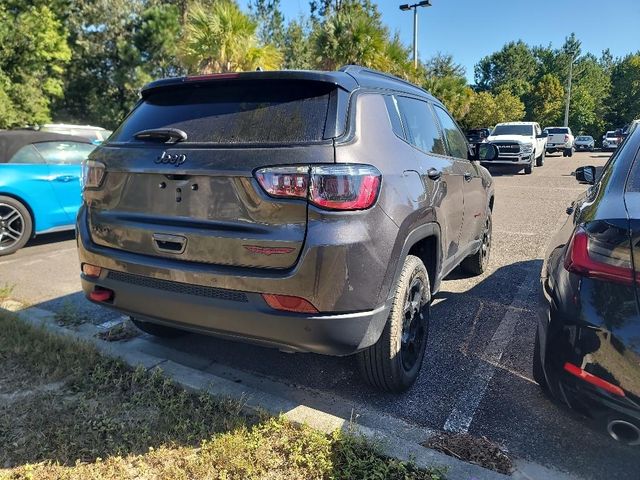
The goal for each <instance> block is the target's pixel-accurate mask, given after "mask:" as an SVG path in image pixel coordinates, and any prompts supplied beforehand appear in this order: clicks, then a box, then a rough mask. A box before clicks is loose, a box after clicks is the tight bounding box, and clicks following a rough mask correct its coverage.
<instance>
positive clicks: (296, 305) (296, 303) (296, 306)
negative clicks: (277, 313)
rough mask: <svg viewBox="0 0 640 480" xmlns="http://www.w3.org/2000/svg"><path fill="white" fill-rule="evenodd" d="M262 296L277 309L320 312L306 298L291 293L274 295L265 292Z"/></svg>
mask: <svg viewBox="0 0 640 480" xmlns="http://www.w3.org/2000/svg"><path fill="white" fill-rule="evenodd" d="M262 298H264V301H265V302H267V305H269V306H270V307H271V308H273V309H275V310H283V311H285V312H297V313H318V309H317V308H316V307H314V306H313V305H312V304H311V303H309V302H308V301H307V300H305V299H304V298H300V297H292V296H289V295H272V294H270V293H263V294H262Z"/></svg>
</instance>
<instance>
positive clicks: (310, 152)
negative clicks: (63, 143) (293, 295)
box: [84, 74, 344, 269]
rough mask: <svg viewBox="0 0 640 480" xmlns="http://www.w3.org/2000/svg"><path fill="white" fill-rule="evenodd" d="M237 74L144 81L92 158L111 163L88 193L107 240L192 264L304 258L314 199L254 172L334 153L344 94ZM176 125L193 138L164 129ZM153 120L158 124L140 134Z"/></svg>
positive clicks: (92, 225) (95, 231)
mask: <svg viewBox="0 0 640 480" xmlns="http://www.w3.org/2000/svg"><path fill="white" fill-rule="evenodd" d="M228 77H229V76H220V77H213V78H202V79H201V78H200V77H198V78H195V79H193V80H191V79H181V80H180V81H174V82H169V84H166V83H163V82H160V84H159V86H157V87H156V88H150V89H147V90H145V91H143V99H142V100H141V102H140V103H139V104H138V105H137V106H136V108H135V109H134V110H133V111H132V113H131V114H130V115H129V116H128V117H127V118H126V119H125V121H124V122H123V124H122V125H121V126H120V127H119V128H118V129H117V130H116V131H115V132H114V134H113V135H112V137H111V138H110V139H109V142H108V144H106V145H105V146H103V147H101V148H99V149H97V150H96V151H95V152H94V154H93V155H92V156H91V160H93V161H98V162H102V163H103V164H104V165H105V166H106V174H105V176H104V179H103V181H102V184H101V186H100V187H99V188H98V189H94V190H86V191H85V193H84V195H85V201H86V204H87V209H88V222H89V229H90V232H91V237H92V240H93V241H94V242H95V243H96V244H98V245H102V246H104V247H109V248H114V249H118V250H125V251H127V252H133V253H137V254H144V255H149V256H155V257H167V258H174V259H180V260H183V261H186V262H200V263H210V264H217V265H229V266H239V267H258V268H280V269H283V268H290V267H292V266H293V265H295V263H296V261H297V258H298V256H299V254H300V251H301V249H302V247H303V245H304V241H305V235H306V224H307V201H306V200H305V199H278V198H272V197H270V196H268V195H267V194H266V193H265V192H264V190H263V189H262V188H261V187H260V185H259V184H258V183H257V181H256V179H255V178H254V175H253V173H254V171H255V170H256V169H257V168H260V167H265V166H278V165H292V164H303V165H309V164H313V163H333V162H334V161H335V154H334V147H333V140H332V139H333V137H335V136H336V135H337V134H339V133H340V130H341V129H342V128H343V127H344V125H343V121H342V119H339V118H337V113H336V112H337V111H338V110H340V109H339V108H338V106H337V104H336V103H337V102H338V101H339V99H341V98H343V95H341V94H340V95H339V94H338V93H337V90H339V89H340V87H339V86H338V85H336V84H335V83H332V82H329V81H318V80H309V79H297V78H280V79H276V78H259V79H256V77H257V75H255V74H253V75H244V76H243V75H240V76H237V77H238V78H228ZM233 77H236V75H234V76H233ZM341 122H342V123H341ZM166 129H177V130H179V131H181V132H184V134H186V139H182V140H180V139H179V136H178V137H176V136H172V135H169V136H164V137H163V134H162V130H166ZM145 130H146V131H151V132H152V134H151V135H136V134H137V133H139V132H141V131H145ZM153 132H156V133H153ZM158 132H160V133H158ZM172 132H174V131H173V130H172Z"/></svg>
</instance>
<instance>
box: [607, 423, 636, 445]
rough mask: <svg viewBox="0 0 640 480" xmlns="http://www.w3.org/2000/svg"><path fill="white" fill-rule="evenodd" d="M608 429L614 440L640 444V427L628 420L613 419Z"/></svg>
mask: <svg viewBox="0 0 640 480" xmlns="http://www.w3.org/2000/svg"><path fill="white" fill-rule="evenodd" d="M607 431H608V432H609V435H610V436H611V438H613V439H614V440H616V441H618V442H620V443H625V444H627V445H640V427H638V426H637V425H635V424H633V423H631V422H628V421H627V420H612V421H611V422H609V424H608V425H607Z"/></svg>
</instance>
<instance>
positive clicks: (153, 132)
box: [133, 128, 187, 143]
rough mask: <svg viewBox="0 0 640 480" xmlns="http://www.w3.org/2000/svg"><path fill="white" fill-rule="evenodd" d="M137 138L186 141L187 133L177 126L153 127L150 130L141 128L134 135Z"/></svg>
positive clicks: (165, 141) (174, 141)
mask: <svg viewBox="0 0 640 480" xmlns="http://www.w3.org/2000/svg"><path fill="white" fill-rule="evenodd" d="M133 138H135V139H136V140H161V141H163V142H164V143H178V142H184V141H185V140H186V139H187V134H186V133H185V132H183V131H182V130H178V129H177V128H151V129H149V130H140V131H139V132H138V133H136V134H134V135H133Z"/></svg>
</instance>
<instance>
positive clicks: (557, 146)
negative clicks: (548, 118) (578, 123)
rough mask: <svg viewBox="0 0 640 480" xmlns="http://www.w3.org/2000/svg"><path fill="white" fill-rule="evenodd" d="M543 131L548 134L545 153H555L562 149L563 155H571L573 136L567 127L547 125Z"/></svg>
mask: <svg viewBox="0 0 640 480" xmlns="http://www.w3.org/2000/svg"><path fill="white" fill-rule="evenodd" d="M544 131H545V132H547V135H548V136H549V137H548V138H547V153H556V152H559V151H561V150H562V156H563V157H571V156H573V144H574V141H575V138H574V137H573V133H572V132H571V129H570V128H569V127H547V128H545V129H544Z"/></svg>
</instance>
